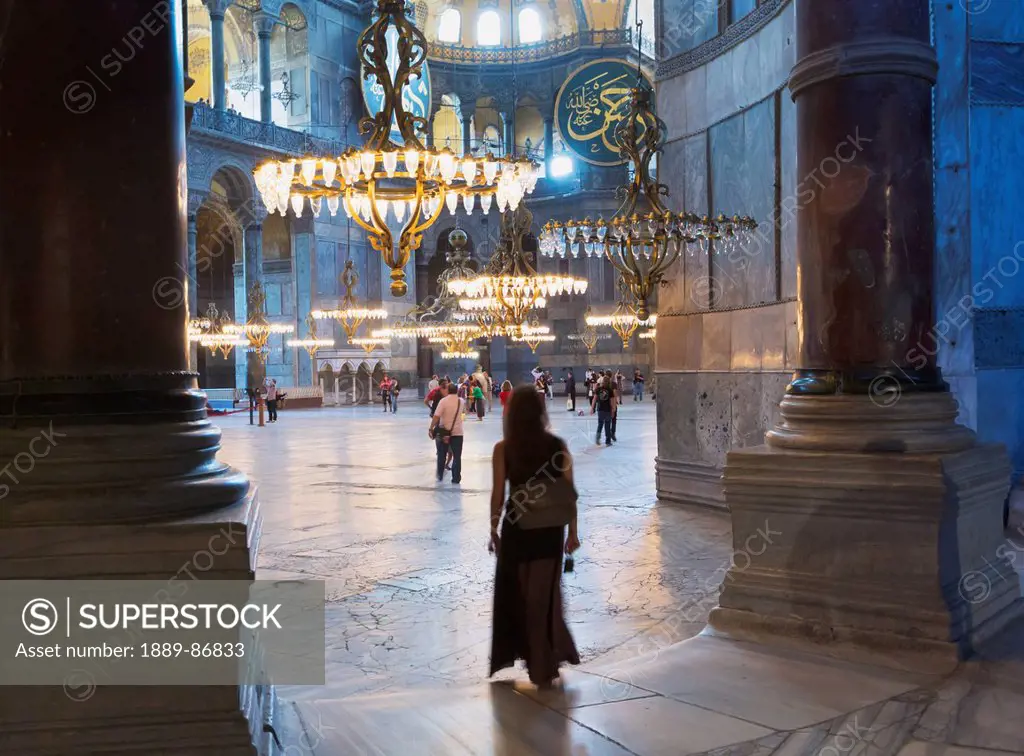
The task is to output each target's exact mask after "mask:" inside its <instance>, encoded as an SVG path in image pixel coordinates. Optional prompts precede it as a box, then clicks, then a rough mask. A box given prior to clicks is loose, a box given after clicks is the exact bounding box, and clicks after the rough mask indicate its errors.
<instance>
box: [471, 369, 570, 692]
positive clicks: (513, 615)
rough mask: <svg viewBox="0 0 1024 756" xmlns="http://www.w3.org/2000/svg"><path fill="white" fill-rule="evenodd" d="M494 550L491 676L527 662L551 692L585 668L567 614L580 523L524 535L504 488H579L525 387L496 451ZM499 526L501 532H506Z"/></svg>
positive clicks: (513, 401)
mask: <svg viewBox="0 0 1024 756" xmlns="http://www.w3.org/2000/svg"><path fill="white" fill-rule="evenodd" d="M492 466H493V470H494V480H493V489H492V491H491V540H490V549H491V550H492V551H493V552H495V553H496V554H497V568H496V570H495V577H494V628H493V634H492V639H491V674H492V675H493V674H494V673H495V672H497V671H498V670H501V669H505V668H506V667H511V666H513V665H514V664H515V662H516V660H517V659H524V660H525V661H526V666H527V669H528V670H529V673H530V681H531V682H532V683H534V684H535V685H537V686H540V687H550V686H551V684H552V683H553V682H554V681H555V680H557V679H558V674H559V672H558V668H559V667H560V666H561V665H562V664H563V663H565V662H568V663H569V664H579V663H580V657H579V653H578V652H577V651H576V644H575V643H574V642H573V639H572V635H571V634H570V633H569V628H568V627H567V626H566V624H565V615H564V613H563V606H562V556H563V554H571V553H572V552H574V551H575V550H576V549H578V548H579V545H580V542H579V537H578V534H577V529H576V518H575V517H574V518H573V519H572V522H570V523H569V527H568V534H566V528H564V527H553V528H536V529H530V530H527V529H523V528H520V527H519V525H518V523H517V522H516V520H517V517H516V516H515V512H514V510H513V508H512V506H511V502H510V501H506V499H505V486H506V484H510V485H512V486H516V485H523V484H525V483H527V482H528V481H530V480H531V479H534V478H536V479H537V480H538V481H542V480H548V479H549V476H550V477H552V478H554V477H561V476H565V477H566V478H568V479H569V480H570V481H571V480H572V457H571V456H570V455H569V452H568V450H567V449H566V446H565V443H564V442H563V441H562V439H560V438H558V437H557V436H555V435H553V434H551V433H550V432H549V431H548V428H547V412H546V408H545V401H544V398H543V395H541V394H539V393H538V392H537V391H536V389H535V388H534V387H533V386H532V385H526V386H519V387H517V388H516V389H515V390H514V391H513V392H512V396H511V398H510V399H509V401H508V407H507V414H506V417H505V423H504V440H502V441H499V442H498V443H497V444H495V446H494V457H493V459H492ZM499 522H500V530H499Z"/></svg>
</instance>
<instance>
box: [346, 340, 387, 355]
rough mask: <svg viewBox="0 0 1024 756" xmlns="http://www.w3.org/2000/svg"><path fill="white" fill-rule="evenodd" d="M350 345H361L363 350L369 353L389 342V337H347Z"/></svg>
mask: <svg viewBox="0 0 1024 756" xmlns="http://www.w3.org/2000/svg"><path fill="white" fill-rule="evenodd" d="M348 343H349V344H351V345H352V346H357V347H362V349H363V351H364V352H366V353H367V354H370V353H371V352H373V351H374V350H376V349H383V348H384V347H386V346H388V345H389V344H390V343H391V339H388V338H384V337H382V336H359V337H356V338H354V339H349V342H348Z"/></svg>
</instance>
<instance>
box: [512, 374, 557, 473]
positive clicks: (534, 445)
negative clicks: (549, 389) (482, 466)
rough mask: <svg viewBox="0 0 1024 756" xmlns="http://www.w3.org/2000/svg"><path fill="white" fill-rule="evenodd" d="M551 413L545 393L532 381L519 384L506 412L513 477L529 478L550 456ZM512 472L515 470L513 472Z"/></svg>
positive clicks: (514, 390) (513, 392)
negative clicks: (549, 413)
mask: <svg viewBox="0 0 1024 756" xmlns="http://www.w3.org/2000/svg"><path fill="white" fill-rule="evenodd" d="M547 425H548V413H547V407H546V406H545V402H544V397H543V396H541V395H540V394H538V393H537V389H536V388H535V387H534V386H533V384H530V383H527V384H523V385H520V386H516V387H515V389H513V391H512V396H511V398H510V399H509V401H508V412H507V413H506V414H505V422H504V436H505V459H506V460H507V464H508V469H509V473H510V477H516V478H519V477H523V476H524V475H525V477H526V478H529V477H530V476H531V475H533V474H535V473H536V472H537V471H538V470H539V469H540V468H542V467H543V466H544V465H545V464H546V463H547V462H548V460H549V459H550V457H551V453H552V451H551V448H550V444H548V443H545V442H546V441H547V439H548V438H549V433H548V428H547ZM513 473H515V474H514V475H513Z"/></svg>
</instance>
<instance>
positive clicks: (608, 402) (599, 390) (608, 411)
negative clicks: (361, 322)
mask: <svg viewBox="0 0 1024 756" xmlns="http://www.w3.org/2000/svg"><path fill="white" fill-rule="evenodd" d="M615 399H616V397H615V386H614V385H613V384H612V380H611V376H609V375H605V376H602V377H601V378H599V379H598V381H597V386H596V387H595V388H594V399H593V401H592V402H591V403H590V414H591V415H593V414H594V413H595V412H596V413H597V435H596V436H595V437H594V443H595V444H600V443H601V431H602V430H603V431H604V445H605V446H611V445H612V440H613V438H614V433H613V431H612V419H613V417H614V413H615Z"/></svg>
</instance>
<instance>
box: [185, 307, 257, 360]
mask: <svg viewBox="0 0 1024 756" xmlns="http://www.w3.org/2000/svg"><path fill="white" fill-rule="evenodd" d="M233 325H234V324H233V323H232V322H231V317H230V316H229V315H228V313H227V312H226V311H225V312H223V313H221V312H219V311H218V310H217V305H215V304H214V303H213V302H210V303H209V304H208V305H207V306H206V315H205V316H203V317H201V318H193V319H192V320H190V321H189V323H188V339H189V341H192V342H195V343H197V344H199V346H201V347H205V348H207V349H209V350H210V354H211V355H214V354H217V352H218V351H219V352H220V354H221V356H222V357H223V358H224V359H227V357H228V355H229V354H231V350H232V349H234V348H235V347H245V346H248V344H249V341H248V339H245V338H243V337H242V336H241V334H239V333H238V332H237V330H236V329H234V328H233Z"/></svg>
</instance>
